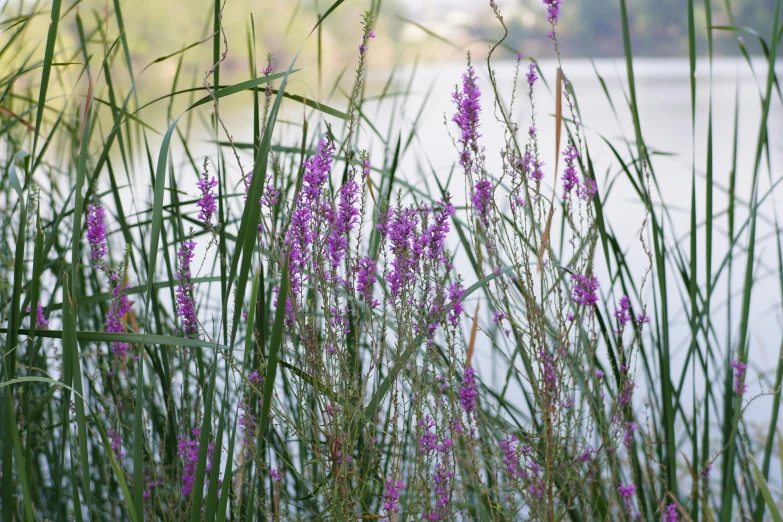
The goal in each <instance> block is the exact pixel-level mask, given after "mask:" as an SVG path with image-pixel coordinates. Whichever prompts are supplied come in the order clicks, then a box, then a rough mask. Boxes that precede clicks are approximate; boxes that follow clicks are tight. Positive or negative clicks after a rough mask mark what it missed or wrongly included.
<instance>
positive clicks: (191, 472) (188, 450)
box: [177, 428, 215, 496]
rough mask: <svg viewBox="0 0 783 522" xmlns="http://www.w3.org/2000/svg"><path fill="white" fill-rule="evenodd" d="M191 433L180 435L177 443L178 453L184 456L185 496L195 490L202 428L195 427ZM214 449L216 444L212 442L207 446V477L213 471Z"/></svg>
mask: <svg viewBox="0 0 783 522" xmlns="http://www.w3.org/2000/svg"><path fill="white" fill-rule="evenodd" d="M191 434H192V437H188V436H186V435H180V436H179V442H178V444H177V455H179V456H180V457H182V460H183V463H184V468H183V470H182V494H183V495H184V496H188V495H190V494H191V493H192V492H193V487H194V485H195V483H196V466H197V465H198V446H199V438H200V436H201V430H200V429H199V428H193V430H192V431H191ZM214 449H215V444H214V443H213V442H210V443H209V445H208V447H207V467H206V476H207V477H209V473H210V471H212V453H213V451H214Z"/></svg>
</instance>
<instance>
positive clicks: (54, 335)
mask: <svg viewBox="0 0 783 522" xmlns="http://www.w3.org/2000/svg"><path fill="white" fill-rule="evenodd" d="M67 307H68V300H67V297H66V303H65V304H64V305H63V307H62V308H63V310H65V309H66V308H67ZM7 332H8V328H0V333H7ZM19 335H30V330H29V329H27V328H20V329H19ZM36 335H37V336H38V337H46V338H48V339H63V338H65V336H66V335H67V332H65V330H36ZM75 335H76V338H77V339H78V340H79V341H83V342H84V341H90V342H96V343H117V342H125V343H129V344H156V345H161V346H189V347H192V348H219V349H221V350H227V349H228V346H226V345H223V344H216V343H212V342H208V341H200V340H198V339H185V338H182V337H174V336H171V335H156V334H145V333H138V334H137V333H109V332H86V331H81V330H80V331H76V332H75Z"/></svg>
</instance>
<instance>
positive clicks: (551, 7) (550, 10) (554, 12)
mask: <svg viewBox="0 0 783 522" xmlns="http://www.w3.org/2000/svg"><path fill="white" fill-rule="evenodd" d="M562 2H563V0H544V4H545V5H546V11H547V20H548V21H549V23H550V24H552V25H557V20H558V18H559V17H560V4H561V3H562Z"/></svg>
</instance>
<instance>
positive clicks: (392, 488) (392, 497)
mask: <svg viewBox="0 0 783 522" xmlns="http://www.w3.org/2000/svg"><path fill="white" fill-rule="evenodd" d="M385 486H386V489H385V491H384V492H383V495H381V499H382V500H383V509H384V511H386V516H387V517H390V516H391V514H392V513H396V512H397V511H399V510H400V505H399V503H398V501H399V499H400V490H401V489H404V487H405V484H403V482H402V481H401V480H397V481H394V480H388V481H386V484H385Z"/></svg>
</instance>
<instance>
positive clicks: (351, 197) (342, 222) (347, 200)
mask: <svg viewBox="0 0 783 522" xmlns="http://www.w3.org/2000/svg"><path fill="white" fill-rule="evenodd" d="M358 195H359V184H358V183H356V182H355V181H353V180H350V181H348V182H347V183H346V184H345V185H343V186H342V188H341V189H340V204H339V208H338V211H337V216H336V217H335V219H334V221H333V222H332V231H331V233H330V234H329V238H328V239H327V245H328V251H327V253H326V257H327V258H328V259H329V260H330V261H331V263H332V266H333V267H337V266H339V265H340V261H342V258H343V256H344V255H345V252H346V250H347V249H348V235H349V234H350V233H351V230H353V227H354V225H355V224H356V223H357V222H358V217H357V216H358V215H359V209H357V208H356V201H357V199H358Z"/></svg>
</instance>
